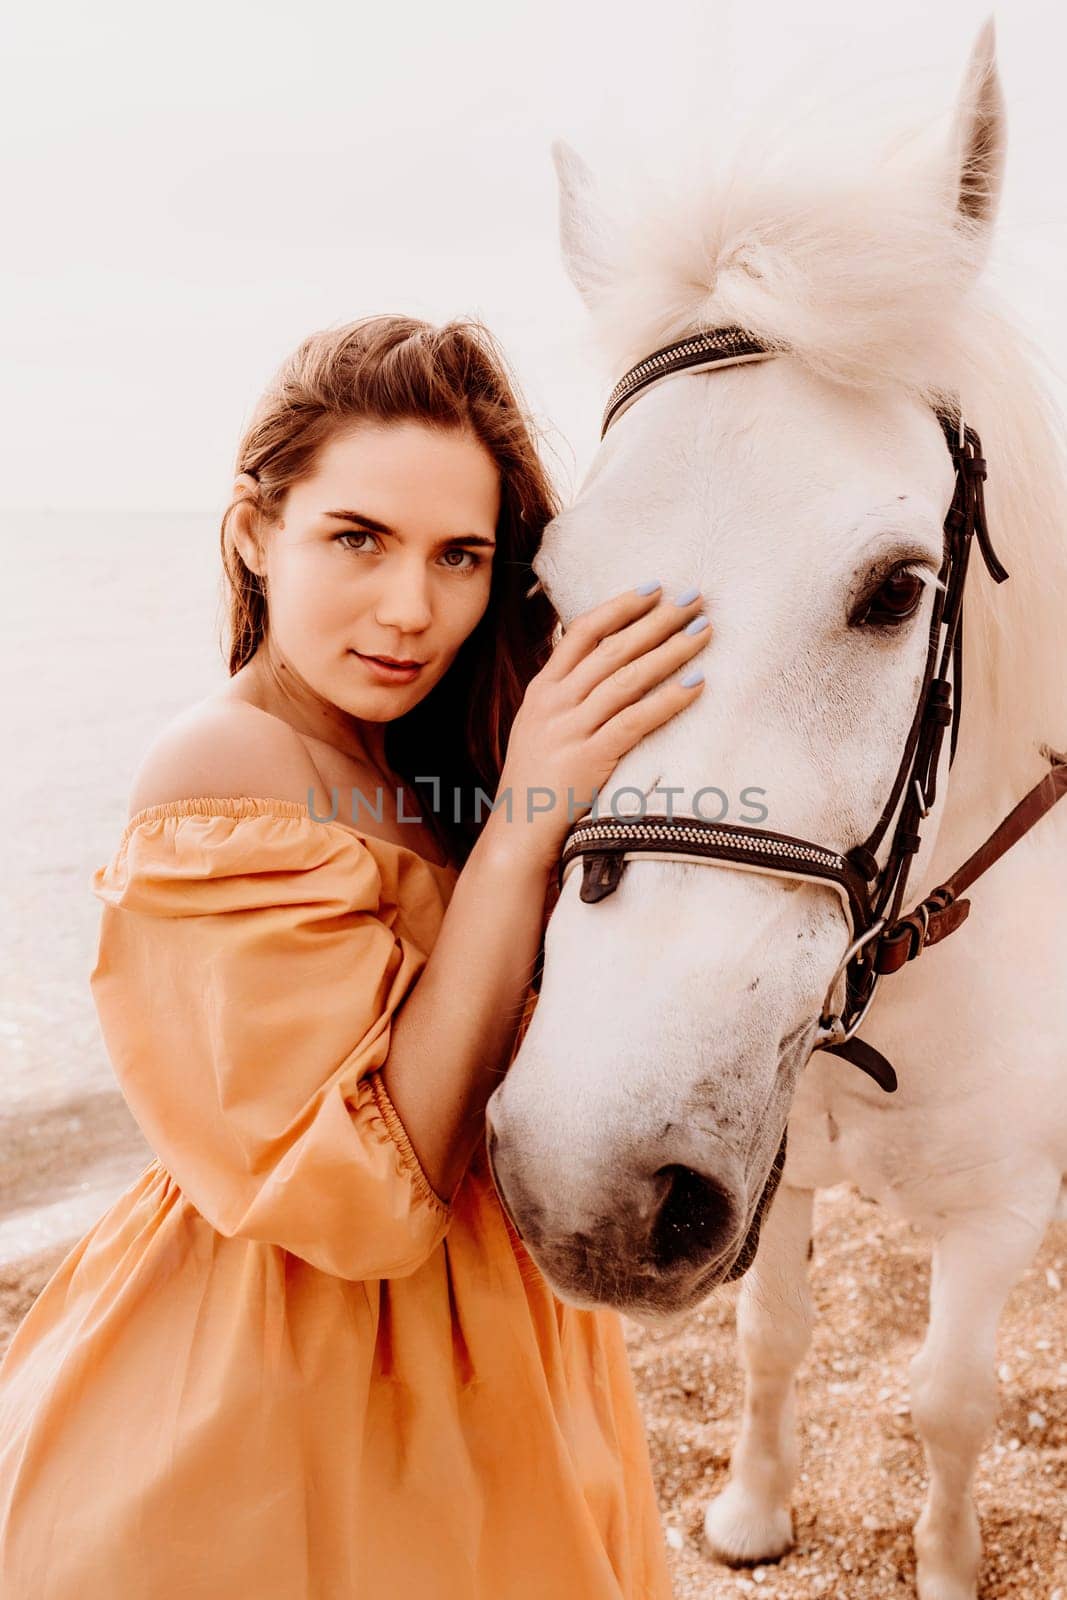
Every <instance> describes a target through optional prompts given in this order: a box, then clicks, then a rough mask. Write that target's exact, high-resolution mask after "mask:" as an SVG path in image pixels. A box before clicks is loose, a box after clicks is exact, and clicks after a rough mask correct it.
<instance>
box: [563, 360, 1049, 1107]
mask: <svg viewBox="0 0 1067 1600" xmlns="http://www.w3.org/2000/svg"><path fill="white" fill-rule="evenodd" d="M782 353H784V352H783V351H780V350H779V349H777V348H772V347H770V346H768V345H766V344H764V343H762V342H761V341H760V340H758V339H755V338H753V337H752V336H751V335H750V334H748V333H746V332H745V331H744V330H743V329H741V328H712V329H706V330H702V331H700V332H698V333H694V334H692V335H690V336H688V337H687V338H685V339H680V340H678V341H677V342H676V343H674V344H670V345H665V346H664V347H663V348H661V349H659V350H656V351H654V352H653V353H652V354H651V355H650V356H647V357H645V359H644V360H642V361H639V362H638V363H637V364H636V366H633V367H631V368H630V370H629V371H628V372H627V373H626V374H625V375H624V376H623V377H622V378H621V379H620V380H619V382H618V383H617V384H616V385H615V388H614V389H613V390H612V392H611V395H610V396H609V399H608V403H607V407H606V409H605V412H604V419H603V424H602V426H601V431H600V436H601V438H603V437H604V435H605V434H606V433H607V431H608V428H609V427H610V426H611V424H612V422H613V421H614V420H615V419H616V418H617V417H618V416H619V415H620V414H621V413H622V412H623V411H625V410H626V409H627V408H628V407H629V406H631V405H632V404H633V403H634V402H635V400H636V399H637V398H638V397H639V395H641V394H642V393H644V391H645V390H646V389H649V388H651V387H653V386H654V385H656V384H658V383H660V382H662V381H664V380H665V379H667V378H669V377H672V376H673V375H674V374H675V373H678V372H703V371H710V370H712V369H714V368H718V367H725V366H737V365H739V364H741V363H743V362H749V361H764V360H769V359H771V358H773V357H774V356H776V355H778V354H782ZM936 415H937V417H938V421H939V422H940V424H941V428H942V431H943V433H944V436H945V442H946V444H947V446H948V449H949V451H950V453H951V455H952V460H953V463H954V465H955V469H956V486H955V492H954V494H953V497H952V504H951V506H950V507H949V510H948V514H947V516H946V517H945V523H944V546H943V559H942V565H941V570H940V573H939V575H938V576H939V586H938V588H937V590H936V592H935V599H934V612H933V617H932V619H931V623H930V634H929V643H928V647H927V654H926V666H925V670H924V674H923V682H922V688H921V690H920V693H919V698H918V702H917V704H916V708H915V714H914V716H913V718H912V723H911V727H910V729H909V732H908V737H907V740H906V742H905V746H904V753H903V756H902V758H901V762H900V766H899V768H898V770H897V775H896V778H895V780H894V783H893V786H892V789H891V790H890V793H889V796H888V798H887V800H886V803H885V806H884V807H883V809H882V813H881V815H880V817H879V819H878V822H877V824H876V826H875V828H874V831H873V832H872V833H871V834H870V836H869V837H868V838H867V839H865V840H864V841H863V843H862V844H856V845H853V846H852V847H851V848H850V849H848V850H846V851H845V852H844V854H840V853H839V852H837V851H836V850H831V849H828V848H827V847H825V846H823V845H817V844H813V843H811V842H810V841H808V840H806V839H798V838H795V837H793V835H791V834H784V833H772V832H770V831H768V830H766V829H762V828H751V827H740V826H736V825H734V824H731V823H726V822H709V821H707V820H705V819H704V818H701V817H696V816H679V815H672V814H668V813H663V812H656V813H643V814H642V815H641V816H640V817H639V818H636V819H633V820H630V819H627V818H621V817H617V816H615V815H612V816H611V817H597V816H596V815H592V816H588V817H584V818H582V820H581V821H579V822H578V823H576V824H575V826H574V827H573V828H572V829H571V830H570V832H569V833H568V834H567V837H566V839H565V840H564V844H563V849H562V853H561V856H560V864H559V885H560V888H561V889H562V886H563V883H564V881H565V879H566V876H567V873H568V871H569V869H570V868H571V867H572V866H573V865H574V863H575V862H576V861H577V860H578V858H579V857H581V858H582V884H581V890H580V897H581V899H582V900H583V901H587V902H593V901H597V900H602V899H603V898H604V897H605V895H609V894H611V893H612V892H613V891H614V890H615V888H616V887H617V886H618V883H619V880H620V878H621V877H622V874H623V871H624V869H625V866H626V863H627V861H631V860H635V859H638V858H639V857H641V856H645V857H648V858H651V859H653V860H659V861H663V860H670V861H673V860H691V861H697V862H702V863H705V864H707V865H711V866H728V867H735V868H739V869H741V870H743V871H748V872H761V873H769V874H771V875H774V876H778V877H788V878H801V879H808V880H810V881H813V882H820V883H826V884H828V885H829V886H830V887H832V888H833V889H834V890H835V891H836V892H837V893H838V894H839V896H840V897H841V902H842V906H843V909H844V911H845V914H846V917H847V918H848V921H849V925H850V928H851V933H852V939H851V943H850V944H849V947H848V949H847V950H846V952H845V955H844V957H843V958H842V961H841V963H840V965H839V967H838V970H837V972H836V973H835V974H834V977H833V980H832V981H831V983H830V986H829V988H828V990H827V994H826V999H825V1001H824V1002H823V1008H822V1013H821V1015H820V1018H819V1026H818V1031H817V1033H816V1036H815V1042H814V1045H813V1046H812V1048H813V1049H814V1050H820V1049H821V1050H828V1051H830V1052H831V1053H833V1054H838V1055H842V1056H845V1057H847V1059H848V1060H850V1061H852V1062H853V1063H854V1064H855V1065H856V1066H858V1067H860V1068H862V1070H863V1071H864V1072H866V1073H868V1074H869V1075H870V1076H871V1077H872V1078H874V1080H875V1082H876V1083H878V1084H880V1085H881V1087H882V1088H883V1089H885V1090H887V1091H892V1090H893V1089H895V1088H896V1086H897V1079H896V1073H895V1072H894V1070H893V1068H892V1066H891V1065H890V1063H889V1062H888V1061H887V1060H886V1059H885V1057H884V1056H882V1055H881V1054H880V1053H879V1052H878V1051H877V1050H874V1049H873V1048H872V1046H870V1045H869V1044H867V1043H865V1041H863V1040H862V1039H858V1038H856V1037H855V1034H856V1031H857V1029H858V1028H859V1026H860V1024H861V1023H862V1022H863V1019H864V1017H865V1016H866V1015H867V1012H868V1011H869V1009H870V1006H871V1002H872V1000H873V999H874V994H875V990H876V988H877V986H878V981H879V979H880V978H881V977H882V976H883V975H885V974H887V973H892V972H897V971H899V970H900V968H901V967H902V966H903V965H904V964H905V962H907V961H911V960H914V959H915V957H916V956H918V955H919V954H920V952H921V951H922V950H923V949H925V948H926V947H927V946H928V945H931V944H936V943H937V941H938V940H940V939H943V938H945V936H946V935H947V934H949V933H952V932H953V931H954V930H955V929H956V928H958V927H959V926H960V924H961V923H962V922H963V921H964V920H965V918H966V916H967V914H968V912H969V910H970V902H969V901H967V900H961V899H959V898H957V897H958V895H959V894H960V893H962V891H963V890H964V889H965V888H967V887H968V886H969V884H970V883H972V882H973V881H974V879H975V878H976V877H978V876H979V875H980V873H982V872H984V871H985V870H986V869H987V868H988V867H989V866H991V865H992V863H993V861H995V860H996V859H997V858H998V857H999V856H1000V855H1002V854H1003V853H1004V851H1005V850H1007V849H1009V848H1010V847H1011V845H1012V844H1014V843H1015V842H1016V840H1017V839H1019V838H1021V837H1022V835H1023V834H1024V833H1025V832H1026V831H1027V830H1028V829H1029V828H1030V827H1032V826H1033V824H1034V823H1035V822H1036V821H1037V820H1038V818H1039V817H1040V816H1042V815H1043V814H1044V813H1045V812H1046V811H1047V810H1049V809H1050V807H1051V806H1052V805H1054V804H1055V802H1056V801H1057V800H1058V799H1060V798H1061V796H1062V795H1063V794H1064V793H1067V760H1065V759H1063V758H1059V757H1056V756H1055V755H1053V754H1052V753H1051V752H1049V755H1050V759H1051V761H1052V771H1051V772H1050V773H1049V774H1048V776H1047V777H1045V778H1044V779H1043V780H1042V782H1041V783H1039V784H1037V785H1036V786H1035V787H1034V788H1033V789H1032V790H1031V791H1030V793H1029V794H1028V795H1026V796H1025V798H1024V799H1023V800H1022V801H1020V803H1019V804H1018V805H1017V806H1016V807H1015V809H1014V810H1013V811H1012V812H1011V813H1010V815H1009V816H1008V817H1006V818H1005V819H1004V821H1003V822H1002V823H1001V824H1000V826H999V827H998V828H997V830H996V831H995V832H994V833H993V834H992V835H991V837H990V838H989V839H988V840H987V841H986V843H985V844H984V845H983V846H982V847H981V849H980V850H978V851H976V852H975V854H974V855H973V856H971V857H970V858H969V859H968V860H967V861H966V862H965V863H964V864H963V866H962V867H960V868H959V869H958V871H957V872H956V873H954V874H953V876H952V878H950V879H949V880H947V882H946V883H944V884H942V885H940V886H939V887H938V888H936V889H934V890H933V892H932V893H931V894H930V895H928V896H927V897H926V899H925V900H923V901H922V903H921V904H920V905H918V906H917V907H916V908H915V909H914V910H913V911H912V912H910V913H909V914H908V915H907V916H902V915H901V908H902V906H903V902H904V892H905V888H906V885H907V880H908V875H909V871H910V868H911V864H912V858H913V856H914V855H915V853H916V852H917V850H918V849H919V845H920V842H921V836H920V827H921V824H922V821H923V819H924V818H925V817H926V816H927V814H928V813H929V811H930V809H931V807H932V806H933V804H934V800H935V798H936V789H937V769H938V761H939V757H940V754H941V748H942V742H943V739H944V734H945V729H946V728H947V727H949V726H950V725H951V729H952V732H951V739H950V747H949V767H950V768H951V766H952V763H953V761H954V760H955V756H956V744H957V740H958V736H959V723H960V712H961V709H962V701H963V590H964V583H965V581H966V577H967V567H968V560H969V557H970V550H971V541H972V538H976V539H977V540H978V547H979V549H980V551H981V553H982V558H983V560H984V561H985V564H986V568H987V569H988V571H989V574H990V576H991V577H992V578H993V579H994V580H995V582H997V583H1003V582H1004V580H1005V579H1006V578H1007V577H1008V573H1007V572H1006V570H1005V569H1004V567H1003V566H1002V565H1001V563H1000V561H999V560H998V559H997V556H996V552H995V551H994V549H993V546H992V544H991V542H990V538H989V530H988V528H987V527H986V519H985V501H984V497H983V491H982V484H983V480H984V479H985V476H986V464H985V461H984V460H983V458H982V447H981V441H980V440H979V438H978V435H977V434H976V433H975V431H974V429H973V428H970V427H968V426H967V425H966V424H965V423H964V421H963V418H962V416H961V415H960V414H959V412H956V413H955V414H952V413H950V412H948V411H942V410H938V411H937V412H936ZM950 660H951V664H952V678H951V680H950V679H949V677H948V667H949V662H950ZM898 808H899V817H898V820H897V824H896V828H895V830H894V832H893V836H892V840H891V843H890V848H889V855H888V858H887V860H886V863H885V866H884V867H881V868H879V866H878V862H877V860H876V852H877V850H878V848H879V845H880V844H881V843H882V840H883V838H884V837H885V834H886V832H887V830H888V828H889V826H890V824H891V822H892V820H893V817H894V816H895V815H896V814H897V812H898ZM613 810H614V807H613ZM842 975H843V976H844V977H845V999H844V1003H843V1005H842V1007H841V1010H840V1012H839V1013H836V1014H832V1013H831V1006H832V1002H833V995H834V991H835V989H836V988H837V985H838V983H839V981H840V979H841V977H842Z"/></svg>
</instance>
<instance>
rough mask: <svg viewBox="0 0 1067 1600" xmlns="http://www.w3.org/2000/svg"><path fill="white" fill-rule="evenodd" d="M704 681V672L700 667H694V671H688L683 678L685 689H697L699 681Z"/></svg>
mask: <svg viewBox="0 0 1067 1600" xmlns="http://www.w3.org/2000/svg"><path fill="white" fill-rule="evenodd" d="M703 682H704V674H703V673H702V672H701V670H700V668H699V667H694V668H693V670H692V672H687V673H686V675H685V677H684V678H683V679H682V688H683V689H695V688H696V686H697V684H698V683H703Z"/></svg>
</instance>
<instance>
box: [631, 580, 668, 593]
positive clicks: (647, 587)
mask: <svg viewBox="0 0 1067 1600" xmlns="http://www.w3.org/2000/svg"><path fill="white" fill-rule="evenodd" d="M662 588H663V585H662V584H661V583H660V581H659V579H658V578H653V580H652V582H651V583H639V584H638V585H637V588H636V589H635V590H634V594H655V592H656V590H657V589H662Z"/></svg>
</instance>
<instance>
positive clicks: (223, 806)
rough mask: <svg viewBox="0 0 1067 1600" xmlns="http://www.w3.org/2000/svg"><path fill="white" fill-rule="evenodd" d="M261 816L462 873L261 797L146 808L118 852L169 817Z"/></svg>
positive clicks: (289, 803) (210, 798)
mask: <svg viewBox="0 0 1067 1600" xmlns="http://www.w3.org/2000/svg"><path fill="white" fill-rule="evenodd" d="M259 816H264V817H283V818H287V819H291V820H293V821H303V822H307V823H310V824H312V825H313V826H314V827H316V828H333V829H334V830H335V831H339V832H341V833H343V834H346V835H347V836H348V837H349V838H353V837H354V838H356V839H361V840H362V841H363V842H364V843H365V844H366V845H367V846H368V847H369V848H370V850H371V851H372V853H373V851H374V850H375V848H377V847H379V846H381V847H382V848H383V849H386V850H395V851H397V852H398V853H399V854H400V855H405V856H412V857H413V858H414V859H415V860H416V861H421V862H422V864H423V866H424V867H429V868H430V870H431V872H441V873H447V874H448V875H449V876H450V877H454V876H456V875H457V874H458V871H459V869H458V868H457V867H454V866H453V865H452V864H451V862H441V861H431V860H430V858H429V856H424V855H420V854H419V852H418V851H417V850H413V849H412V848H411V846H410V845H406V844H399V843H398V842H397V841H396V840H395V839H383V838H382V837H381V835H380V834H377V833H365V832H363V831H362V830H361V829H359V828H353V827H350V826H349V824H348V823H347V822H338V821H336V819H334V818H327V817H316V816H313V815H312V813H311V810H310V808H309V807H308V806H307V805H305V804H304V803H303V802H301V801H299V800H272V799H266V798H262V797H260V796H258V795H194V796H192V797H191V798H189V799H186V800H165V801H163V802H162V803H161V804H160V805H155V806H145V807H144V808H143V809H142V810H141V811H137V812H135V813H134V815H133V816H132V817H131V818H130V819H129V821H128V822H127V824H126V826H125V828H124V829H123V832H122V837H121V838H120V840H119V845H118V848H119V849H120V850H121V849H122V847H123V846H124V845H125V844H126V843H127V841H128V840H129V838H130V836H131V835H132V834H133V833H134V831H135V830H136V829H137V828H140V827H142V826H143V825H144V824H145V823H151V822H162V821H163V820H164V819H165V818H167V817H231V818H234V819H235V820H237V819H240V818H244V817H259Z"/></svg>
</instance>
